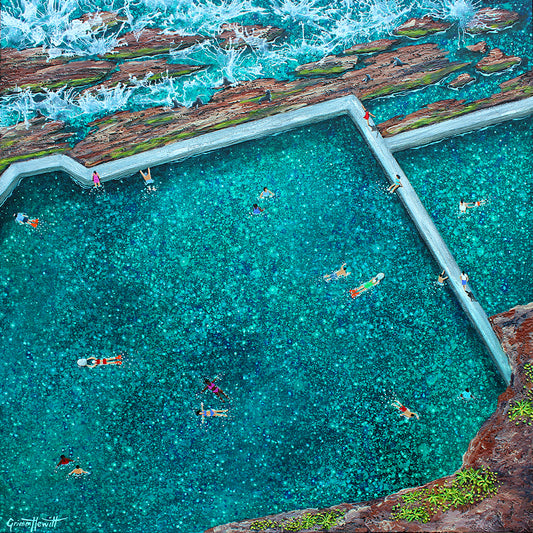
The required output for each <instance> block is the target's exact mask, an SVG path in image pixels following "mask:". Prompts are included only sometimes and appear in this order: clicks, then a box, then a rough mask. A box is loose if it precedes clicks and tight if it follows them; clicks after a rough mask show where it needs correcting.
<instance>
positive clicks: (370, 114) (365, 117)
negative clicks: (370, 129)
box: [363, 107, 376, 126]
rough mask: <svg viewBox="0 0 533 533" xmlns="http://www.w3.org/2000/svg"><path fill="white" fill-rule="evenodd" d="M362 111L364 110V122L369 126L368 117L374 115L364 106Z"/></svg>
mask: <svg viewBox="0 0 533 533" xmlns="http://www.w3.org/2000/svg"><path fill="white" fill-rule="evenodd" d="M363 111H364V112H365V116H364V119H365V120H366V123H367V124H368V125H369V126H370V117H375V116H376V115H373V114H372V113H370V112H369V111H367V110H366V109H365V108H364V107H363Z"/></svg>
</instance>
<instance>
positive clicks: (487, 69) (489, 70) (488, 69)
mask: <svg viewBox="0 0 533 533" xmlns="http://www.w3.org/2000/svg"><path fill="white" fill-rule="evenodd" d="M520 62H521V59H514V60H511V61H505V62H503V63H497V64H496V65H481V66H478V65H476V69H477V70H479V71H480V72H483V73H484V74H494V73H495V72H501V71H502V70H506V69H508V68H511V67H514V66H515V65H518V64H519V63H520Z"/></svg>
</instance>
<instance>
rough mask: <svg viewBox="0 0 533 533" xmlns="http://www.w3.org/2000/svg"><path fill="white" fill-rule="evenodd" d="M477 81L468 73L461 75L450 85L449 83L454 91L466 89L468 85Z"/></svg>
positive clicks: (449, 85)
mask: <svg viewBox="0 0 533 533" xmlns="http://www.w3.org/2000/svg"><path fill="white" fill-rule="evenodd" d="M474 80H475V78H474V77H473V76H470V74H467V73H466V72H463V74H459V76H457V78H454V79H453V80H452V81H451V82H450V83H448V87H451V88H452V89H460V88H461V87H464V86H465V85H467V84H468V83H471V82H473V81H474Z"/></svg>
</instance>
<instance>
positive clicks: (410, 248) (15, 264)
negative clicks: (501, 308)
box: [0, 117, 503, 533]
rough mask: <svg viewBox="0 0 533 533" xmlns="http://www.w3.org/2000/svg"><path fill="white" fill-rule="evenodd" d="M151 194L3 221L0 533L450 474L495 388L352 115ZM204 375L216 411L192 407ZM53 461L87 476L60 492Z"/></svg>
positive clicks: (199, 525) (216, 515)
mask: <svg viewBox="0 0 533 533" xmlns="http://www.w3.org/2000/svg"><path fill="white" fill-rule="evenodd" d="M152 176H153V177H154V179H155V181H156V184H157V190H156V191H155V192H151V193H148V192H146V191H145V190H144V185H143V183H142V179H141V178H140V176H134V177H132V178H129V179H125V180H122V181H119V182H109V183H106V184H105V192H95V191H93V190H82V189H80V188H79V186H78V185H76V184H75V183H73V182H72V181H71V180H70V179H68V178H67V177H66V176H64V175H46V176H41V177H38V178H33V179H26V180H24V181H23V183H22V184H21V185H20V186H19V187H18V188H17V190H16V191H15V193H14V194H13V196H11V197H10V198H9V199H8V201H7V202H6V203H5V204H4V205H3V206H2V207H1V209H0V213H1V215H0V216H1V227H0V238H1V241H2V260H1V261H0V280H2V281H1V291H2V292H1V293H0V298H1V310H2V311H1V313H2V314H1V325H2V331H3V332H4V334H3V335H2V337H1V340H0V344H1V351H2V353H3V354H5V357H3V358H2V361H1V362H0V372H1V375H2V382H3V383H4V391H3V396H2V416H3V419H4V421H5V423H4V425H3V428H4V429H3V434H2V440H3V446H1V447H0V449H1V450H2V451H1V452H0V458H1V464H2V467H1V469H2V479H3V481H2V494H3V501H2V513H0V514H1V516H2V520H7V518H8V517H12V518H13V519H17V518H20V517H28V516H29V517H31V516H59V517H62V518H66V520H65V521H64V522H62V526H61V530H64V531H76V532H79V531H83V532H87V533H92V532H97V531H98V532H112V531H120V532H134V533H137V532H142V531H161V532H170V531H180V532H183V533H199V532H201V531H203V530H204V529H206V528H207V527H210V526H214V525H216V524H220V523H224V522H228V521H232V520H238V519H244V518H249V517H254V516H261V515H264V514H269V513H274V512H276V511H282V510H290V509H294V508H302V507H321V506H328V505H332V504H334V503H340V502H343V501H357V500H363V499H368V498H372V497H375V496H380V495H384V494H386V493H389V492H391V491H395V490H397V489H400V488H402V487H405V486H410V485H417V484H419V483H424V482H427V481H429V480H431V479H433V478H435V477H439V476H442V475H445V474H450V473H452V472H454V471H455V470H456V469H457V468H459V466H460V464H461V457H462V454H463V453H464V451H465V450H466V447H467V444H468V442H469V440H470V439H471V438H472V437H473V436H474V434H475V433H476V431H477V430H478V429H479V427H480V425H481V423H482V422H483V421H484V420H485V419H486V418H487V417H488V416H489V415H490V414H491V413H492V411H493V410H494V407H495V403H496V398H497V395H498V394H499V393H500V392H501V391H502V389H503V385H502V383H501V381H500V379H499V377H498V375H497V373H496V371H495V368H494V366H493V365H492V363H491V361H490V358H489V357H488V356H487V354H486V352H485V350H484V349H483V347H482V346H481V344H480V342H479V339H478V338H477V336H476V334H475V332H474V331H473V329H472V328H471V326H470V324H469V322H468V321H467V319H466V317H465V316H464V314H463V312H462V311H461V309H460V308H459V306H458V304H457V303H456V300H455V298H454V296H453V294H452V293H451V291H450V289H448V288H446V287H444V288H442V287H437V286H436V283H435V281H436V276H437V274H438V270H439V269H438V266H437V265H436V264H435V263H434V261H433V260H432V258H431V256H430V255H429V253H428V251H427V250H426V248H425V246H424V245H423V244H422V243H421V241H420V239H419V237H418V235H417V233H416V230H415V229H414V227H413V225H412V224H411V222H410V220H409V219H408V217H407V216H406V214H405V212H404V210H403V208H402V206H401V204H400V203H399V201H398V199H397V198H396V196H395V195H390V194H387V193H386V187H387V181H386V179H385V176H384V175H383V173H382V171H381V169H380V167H379V166H378V164H377V163H376V162H375V160H374V159H373V158H372V156H371V154H370V153H369V150H368V149H367V147H366V145H365V144H364V142H363V140H362V139H361V137H360V136H359V134H358V133H357V131H356V129H355V127H354V125H353V124H352V123H351V121H350V120H349V119H348V118H346V117H344V118H340V119H336V120H332V121H327V122H323V123H320V124H317V125H313V126H309V127H307V128H303V129H299V130H296V131H293V132H289V133H285V134H283V135H278V136H274V137H270V138H267V139H263V140H261V141H257V142H249V143H245V144H241V145H237V146H234V147H231V148H227V149H224V150H220V151H218V152H215V153H212V154H206V155H204V156H201V157H197V158H193V159H189V160H186V161H184V162H181V163H176V164H172V165H165V166H161V167H157V168H153V169H152ZM265 186H267V187H268V188H269V189H271V190H273V191H274V192H275V193H276V197H275V198H272V199H269V200H261V201H259V200H257V196H258V194H259V192H260V191H261V190H262V188H263V187H265ZM255 202H257V203H259V204H260V205H261V206H262V207H263V208H265V211H264V214H263V215H262V216H251V215H250V214H249V212H250V209H251V206H252V204H253V203H255ZM15 211H25V212H27V213H28V214H29V215H35V214H38V215H39V218H40V223H39V226H38V227H37V229H36V230H33V229H32V228H29V227H22V226H19V225H17V224H15V223H14V221H13V218H12V214H13V213H14V212H15ZM343 262H346V263H347V268H348V270H349V272H351V274H350V276H349V277H348V278H347V279H342V280H339V281H334V282H331V283H326V282H324V280H323V275H324V274H326V273H328V272H331V271H333V270H335V269H337V268H338V267H339V266H340V265H341V264H342V263H343ZM378 272H383V273H384V274H385V278H384V280H383V281H382V282H381V283H380V284H379V285H378V286H377V287H375V288H373V289H372V290H371V291H368V292H367V293H366V294H364V295H362V296H361V297H359V298H357V299H352V298H351V297H350V295H349V292H348V290H349V289H351V288H354V287H357V286H358V285H360V284H361V283H363V282H365V281H367V280H368V279H370V278H371V277H372V276H374V275H376V274H377V273H378ZM119 353H125V355H124V360H123V365H122V366H109V365H108V366H104V367H99V368H95V369H87V368H78V367H77V365H76V361H77V359H78V358H80V357H88V356H96V357H111V356H113V355H117V354H119ZM215 376H219V377H220V379H219V381H218V383H219V385H220V387H221V388H222V389H223V390H224V391H225V392H226V393H227V394H228V396H229V397H230V400H229V401H227V402H226V403H225V404H224V403H222V402H221V401H220V400H219V399H218V398H216V397H215V396H214V395H213V394H211V393H209V394H208V393H207V392H206V393H204V394H201V393H200V391H201V389H202V387H203V382H202V379H203V378H204V377H205V378H214V377H215ZM465 387H470V389H471V390H472V391H473V393H474V394H475V396H476V398H477V399H476V401H475V402H471V403H466V402H462V401H461V400H460V399H459V398H458V395H459V393H460V392H461V391H462V390H463V389H464V388H465ZM208 392H209V391H208ZM394 398H398V399H399V400H400V401H401V402H403V403H404V404H405V405H407V406H408V407H409V408H410V409H412V410H413V411H416V412H417V413H418V414H419V415H420V420H411V421H407V420H404V419H402V418H401V417H399V415H398V414H397V412H396V411H395V410H394V409H393V408H392V407H390V402H391V400H392V399H394ZM201 402H203V404H204V406H205V407H207V408H213V409H223V408H228V409H229V412H228V415H229V416H228V418H212V419H208V420H207V423H206V424H201V421H200V417H198V416H196V415H195V410H196V409H199V408H200V404H201ZM61 453H63V454H65V455H67V456H68V457H73V458H79V459H76V463H77V464H80V465H81V466H82V468H84V469H85V470H88V471H90V472H91V474H90V475H87V476H86V477H84V478H81V479H68V480H67V479H66V474H67V473H68V472H69V471H70V469H69V468H68V467H67V468H66V469H64V470H59V471H58V472H54V465H55V464H56V463H57V461H58V460H59V455H60V454H61ZM437 457H438V460H436V458H437Z"/></svg>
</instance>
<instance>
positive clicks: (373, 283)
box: [350, 272, 385, 298]
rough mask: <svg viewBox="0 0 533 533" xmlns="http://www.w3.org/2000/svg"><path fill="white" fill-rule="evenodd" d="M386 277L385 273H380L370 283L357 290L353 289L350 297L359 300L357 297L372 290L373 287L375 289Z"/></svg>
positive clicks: (360, 286)
mask: <svg viewBox="0 0 533 533" xmlns="http://www.w3.org/2000/svg"><path fill="white" fill-rule="evenodd" d="M384 277H385V274H383V272H380V273H379V274H378V275H377V276H374V277H373V278H372V279H371V280H370V281H367V282H366V283H363V284H362V285H359V287H357V289H352V290H351V291H350V296H351V297H352V298H357V296H360V295H361V293H363V292H365V291H367V290H368V289H371V288H372V287H375V286H376V285H377V284H378V283H379V282H380V281H381V280H382V279H383V278H384Z"/></svg>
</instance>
